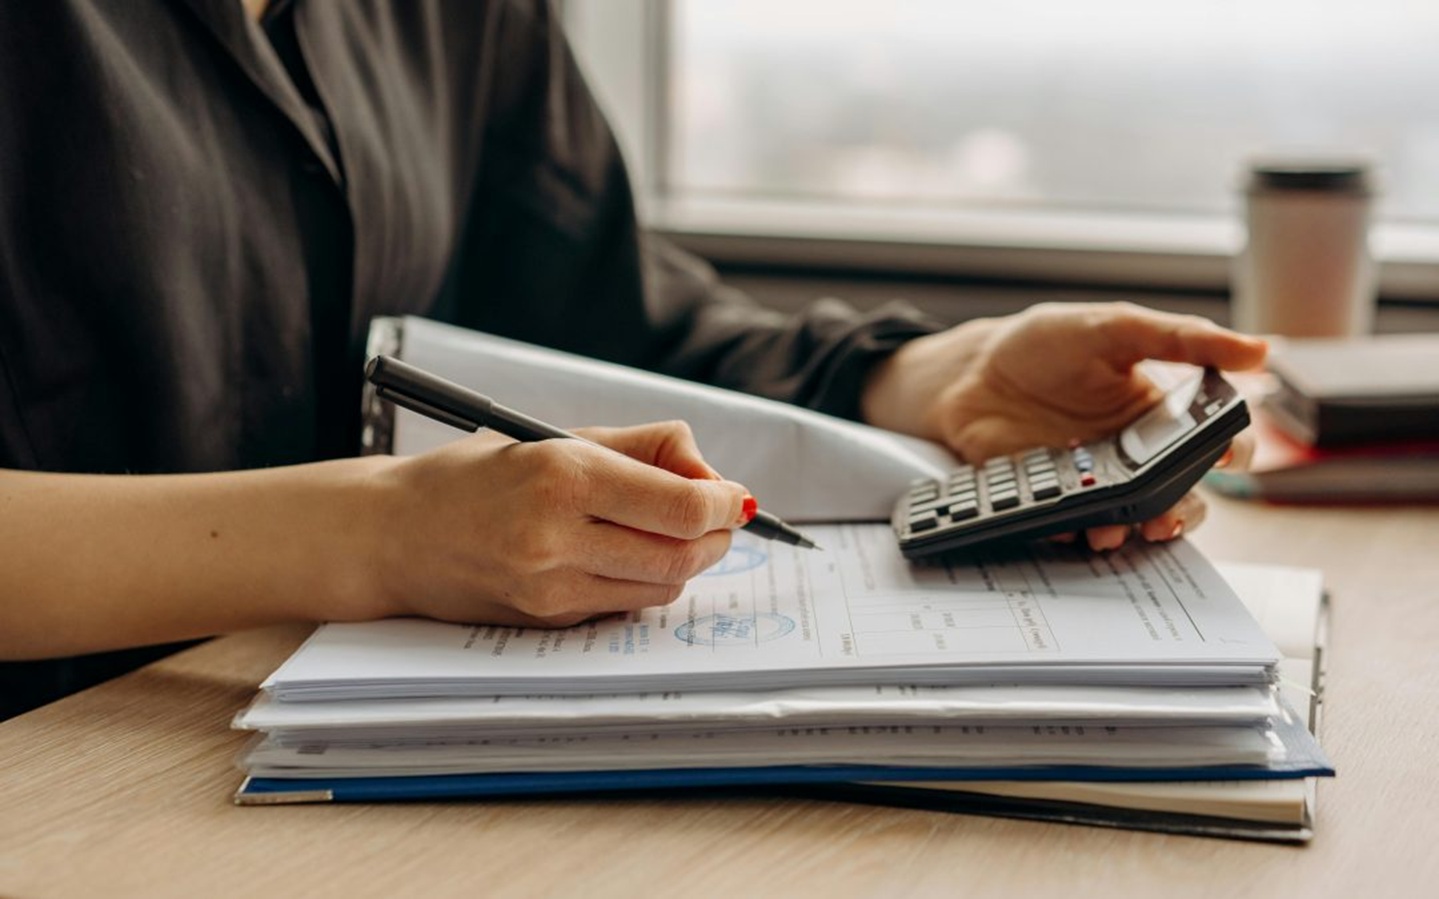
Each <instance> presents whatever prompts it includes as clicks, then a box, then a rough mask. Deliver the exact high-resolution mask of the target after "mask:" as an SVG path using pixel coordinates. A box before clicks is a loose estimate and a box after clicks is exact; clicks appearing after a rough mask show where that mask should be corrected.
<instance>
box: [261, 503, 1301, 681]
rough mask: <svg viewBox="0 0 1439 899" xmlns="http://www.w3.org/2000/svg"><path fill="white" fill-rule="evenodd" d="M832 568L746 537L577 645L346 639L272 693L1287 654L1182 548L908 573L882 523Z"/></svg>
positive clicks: (1069, 673)
mask: <svg viewBox="0 0 1439 899" xmlns="http://www.w3.org/2000/svg"><path fill="white" fill-rule="evenodd" d="M812 531H813V533H814V536H815V537H816V539H817V540H819V542H820V543H821V545H823V546H825V547H826V551H825V552H813V551H808V550H799V549H795V548H794V547H788V546H782V545H778V544H775V543H772V542H766V541H761V540H758V539H756V538H753V537H752V536H750V535H747V534H739V535H737V537H736V539H735V543H734V546H733V548H732V549H731V551H730V553H729V554H728V555H727V556H726V557H725V559H723V560H722V561H721V562H720V564H719V565H717V566H715V568H713V569H711V570H710V571H709V572H706V573H705V574H704V575H701V576H700V577H698V578H696V579H694V580H693V581H692V582H691V584H690V587H689V589H688V590H687V591H686V593H685V595H684V596H683V597H681V598H680V599H679V600H678V601H676V602H675V603H674V604H672V605H670V606H666V607H663V608H658V609H648V610H645V611H644V612H642V613H638V614H632V615H628V616H625V617H623V618H613V619H606V620H602V621H597V622H593V623H591V624H587V625H582V626H579V627H576V628H570V629H565V630H533V629H514V628H502V627H466V626H460V625H449V624H441V623H437V622H432V621H418V620H395V621H380V622H369V623H364V624H330V625H325V626H324V627H322V628H320V629H319V630H318V631H317V632H316V634H315V635H314V636H313V637H312V638H311V639H310V640H309V641H308V642H307V643H306V644H305V645H304V646H303V647H302V648H301V649H300V650H299V651H297V652H296V653H295V655H294V656H292V657H291V659H290V660H289V661H287V662H286V663H285V664H284V665H283V666H281V668H280V669H279V670H278V671H276V672H275V674H273V675H272V676H271V677H270V679H269V680H267V681H266V682H265V684H264V686H265V687H266V689H269V690H272V691H273V692H274V693H275V694H276V695H277V696H279V697H280V698H282V699H301V698H312V699H338V698H382V697H387V696H445V695H534V694H550V693H591V694H594V693H612V692H643V691H646V690H653V689H677V690H687V689H709V690H725V689H734V688H741V689H766V688H775V687H790V686H815V685H838V684H875V683H879V684H911V683H912V684H945V685H963V684H978V683H1014V684H1024V683H1050V684H1102V685H1125V686H1127V685H1135V684H1148V685H1196V684H1198V685H1214V686H1219V685H1229V686H1237V685H1243V684H1252V683H1266V682H1268V680H1269V679H1270V678H1271V676H1272V669H1273V666H1274V665H1275V664H1276V663H1277V662H1278V660H1279V653H1278V651H1277V650H1276V649H1275V647H1274V645H1273V643H1271V642H1270V641H1269V639H1268V638H1267V637H1265V636H1264V634H1263V633H1262V632H1261V631H1260V629H1259V627H1258V626H1257V625H1256V623H1255V621H1254V619H1253V617H1252V616H1251V615H1250V614H1249V613H1248V612H1247V611H1246V610H1245V609H1244V607H1243V605H1242V604H1241V603H1240V601H1239V599H1238V597H1237V596H1235V594H1234V592H1233V590H1232V589H1231V588H1230V587H1229V586H1228V584H1227V583H1226V582H1225V581H1224V580H1223V579H1222V578H1221V577H1220V576H1219V575H1218V573H1217V572H1216V571H1215V570H1214V568H1213V567H1212V566H1211V565H1210V564H1209V563H1208V562H1207V561H1206V560H1205V559H1204V558H1203V556H1201V555H1200V554H1199V553H1198V552H1197V551H1196V550H1195V549H1194V548H1193V547H1192V546H1190V545H1189V544H1187V543H1185V542H1184V541H1177V542H1174V543H1169V544H1163V545H1133V546H1128V547H1126V548H1124V549H1121V550H1118V551H1116V552H1113V553H1109V554H1104V555H1090V554H1087V553H1082V552H1078V551H1074V550H1072V549H1069V548H1065V547H1059V546H1040V547H1035V548H1032V549H1029V550H1024V551H1022V552H1020V553H1018V554H1011V555H1008V556H1006V557H1002V558H1000V557H995V558H990V559H988V560H985V561H980V562H975V563H967V564H964V565H959V564H942V563H937V564H933V565H921V566H916V565H913V564H911V563H909V562H906V561H905V560H904V559H903V557H902V556H900V554H899V551H898V549H897V547H896V545H895V541H894V536H893V534H892V532H891V531H890V530H889V528H888V527H887V526H885V525H838V526H826V527H815V528H812Z"/></svg>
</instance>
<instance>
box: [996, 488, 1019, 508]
mask: <svg viewBox="0 0 1439 899" xmlns="http://www.w3.org/2000/svg"><path fill="white" fill-rule="evenodd" d="M989 505H990V506H991V507H992V508H993V509H994V511H996V512H1003V511H1004V510H1005V509H1013V508H1014V507H1015V506H1017V505H1019V494H1018V493H1016V492H1014V491H1013V490H1006V491H1004V492H1002V493H992V494H990V497H989Z"/></svg>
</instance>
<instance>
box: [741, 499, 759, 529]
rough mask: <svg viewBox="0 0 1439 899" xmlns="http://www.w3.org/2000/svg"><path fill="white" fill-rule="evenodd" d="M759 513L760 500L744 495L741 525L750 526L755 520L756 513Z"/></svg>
mask: <svg viewBox="0 0 1439 899" xmlns="http://www.w3.org/2000/svg"><path fill="white" fill-rule="evenodd" d="M757 512H759V500H757V499H755V498H754V497H753V496H750V495H749V494H748V493H746V494H745V495H744V505H743V506H742V507H741V509H740V513H739V523H740V524H741V525H746V524H749V523H750V522H751V521H753V520H754V516H755V513H757Z"/></svg>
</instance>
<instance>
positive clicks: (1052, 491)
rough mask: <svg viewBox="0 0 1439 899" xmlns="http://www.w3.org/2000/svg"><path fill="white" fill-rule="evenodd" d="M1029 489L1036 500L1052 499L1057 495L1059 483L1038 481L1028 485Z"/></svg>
mask: <svg viewBox="0 0 1439 899" xmlns="http://www.w3.org/2000/svg"><path fill="white" fill-rule="evenodd" d="M1030 489H1031V490H1033V491H1034V498H1035V499H1037V500H1039V499H1053V498H1054V497H1056V496H1058V495H1059V482H1058V481H1039V482H1036V483H1032V484H1030Z"/></svg>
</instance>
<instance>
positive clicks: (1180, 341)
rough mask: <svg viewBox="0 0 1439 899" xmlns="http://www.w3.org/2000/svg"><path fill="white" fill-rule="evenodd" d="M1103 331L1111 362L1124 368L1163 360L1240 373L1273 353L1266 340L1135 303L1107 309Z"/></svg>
mask: <svg viewBox="0 0 1439 899" xmlns="http://www.w3.org/2000/svg"><path fill="white" fill-rule="evenodd" d="M1098 326H1099V330H1100V332H1101V334H1102V337H1103V347H1104V350H1103V351H1104V354H1105V356H1106V358H1108V359H1109V360H1110V361H1111V362H1113V363H1115V364H1116V365H1118V366H1120V367H1128V366H1131V365H1133V364H1135V363H1136V362H1139V361H1141V360H1143V359H1160V360H1163V361H1166V362H1187V363H1189V364H1191V365H1204V366H1214V367H1217V368H1222V369H1226V370H1239V369H1247V368H1255V367H1257V366H1258V365H1259V364H1260V363H1262V362H1263V361H1264V355H1265V353H1266V352H1267V351H1268V345H1267V344H1266V343H1265V342H1264V341H1263V340H1261V339H1259V338H1257V337H1251V336H1249V335H1247V334H1239V333H1236V332H1234V331H1230V330H1228V329H1226V328H1221V327H1219V326H1218V325H1216V324H1215V323H1214V322H1211V321H1209V320H1208V319H1206V318H1201V317H1199V316H1197V315H1176V314H1174V313H1170V312H1158V311H1156V310H1153V309H1146V308H1144V307H1142V306H1136V305H1133V304H1131V303H1115V304H1113V305H1111V306H1108V307H1106V308H1105V310H1104V312H1103V313H1102V314H1101V317H1100V320H1099V322H1098Z"/></svg>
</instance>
